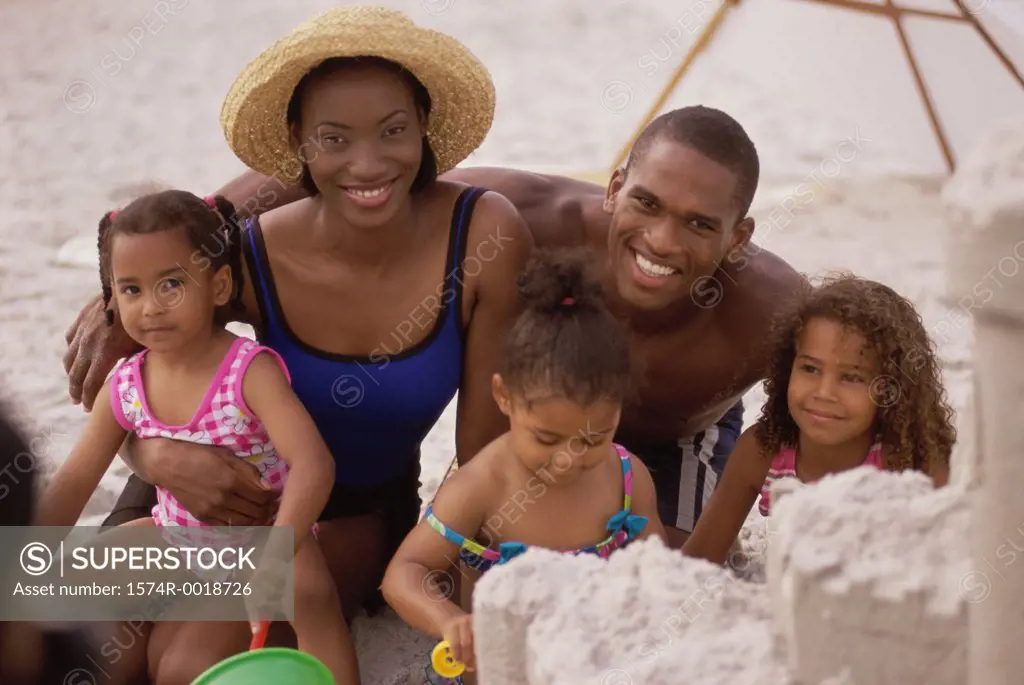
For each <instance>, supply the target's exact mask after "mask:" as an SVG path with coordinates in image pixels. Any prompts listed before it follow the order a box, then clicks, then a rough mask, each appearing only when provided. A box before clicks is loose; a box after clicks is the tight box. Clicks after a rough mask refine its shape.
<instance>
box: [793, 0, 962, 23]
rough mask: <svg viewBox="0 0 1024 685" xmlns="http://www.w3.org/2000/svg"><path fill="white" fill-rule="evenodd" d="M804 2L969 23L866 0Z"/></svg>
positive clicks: (955, 17)
mask: <svg viewBox="0 0 1024 685" xmlns="http://www.w3.org/2000/svg"><path fill="white" fill-rule="evenodd" d="M954 1H955V0H954ZM803 2H811V3H814V4H817V5H830V6H832V7H842V8H843V9H846V10H850V11H851V12H861V13H864V14H875V15H879V16H883V17H891V16H893V15H900V14H906V15H909V16H915V17H928V18H930V19H945V20H947V21H957V22H967V21H969V20H968V19H967V17H964V16H962V15H960V14H951V13H949V12H936V11H935V10H923V9H917V8H916V7H897V6H896V5H893V4H886V5H876V4H874V3H871V2H865V1H864V0H803Z"/></svg>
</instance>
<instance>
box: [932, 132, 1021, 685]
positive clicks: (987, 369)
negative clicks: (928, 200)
mask: <svg viewBox="0 0 1024 685" xmlns="http://www.w3.org/2000/svg"><path fill="white" fill-rule="evenodd" d="M944 200H945V202H946V207H947V212H948V215H949V227H950V231H949V243H948V244H949V289H948V295H949V296H950V298H955V299H956V300H957V301H958V302H962V303H965V304H969V305H970V306H971V309H972V311H971V313H972V314H973V318H974V330H975V334H974V337H975V349H974V363H975V385H974V387H975V404H976V408H977V412H978V416H979V417H980V420H979V421H978V422H977V423H976V426H975V427H976V435H975V436H973V437H974V441H975V444H974V447H975V454H976V455H977V458H976V462H975V468H976V474H975V478H974V481H975V483H976V487H975V488H974V489H973V490H972V492H971V526H970V535H969V539H970V541H971V551H972V560H973V564H972V568H971V570H970V573H969V575H968V576H967V577H966V578H965V583H964V585H965V592H966V593H967V596H968V599H969V601H970V602H971V605H970V609H971V611H970V659H969V671H970V683H971V685H982V684H984V685H1010V683H1020V682H1021V674H1020V670H1019V669H1018V668H1015V667H1014V664H1016V663H1017V662H1018V661H1019V653H1020V635H1021V634H1024V560H1020V561H1018V557H1019V556H1021V554H1022V553H1024V497H1022V496H1021V493H1024V421H1022V420H1021V418H1022V416H1024V364H1022V362H1024V274H1022V273H1019V272H1020V271H1021V269H1022V267H1024V122H1021V123H1017V124H1016V125H1008V126H1006V127H1005V128H1003V129H1001V130H999V131H996V132H995V133H994V134H993V135H991V136H989V137H987V138H986V139H985V140H984V141H983V142H982V143H981V145H979V146H978V148H977V149H976V150H974V151H973V154H972V155H971V156H970V157H969V158H968V159H965V160H964V163H963V164H962V166H961V168H960V170H959V171H958V173H957V175H956V177H955V178H954V179H953V180H952V182H951V183H950V184H949V185H948V186H947V188H946V189H945V192H944Z"/></svg>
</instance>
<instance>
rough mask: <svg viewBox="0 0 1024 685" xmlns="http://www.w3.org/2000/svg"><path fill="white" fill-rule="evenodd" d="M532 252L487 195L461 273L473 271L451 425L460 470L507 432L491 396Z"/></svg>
mask: <svg viewBox="0 0 1024 685" xmlns="http://www.w3.org/2000/svg"><path fill="white" fill-rule="evenodd" d="M532 251H533V236H532V235H531V234H530V231H529V229H527V227H526V224H525V223H524V222H523V219H522V217H520V216H519V213H518V212H517V211H516V208H515V207H514V206H513V205H512V203H511V202H509V201H508V200H507V199H506V198H505V197H504V196H502V195H498V194H496V193H490V192H489V193H486V194H484V195H483V196H482V197H481V198H480V199H479V201H478V202H477V206H476V211H475V212H474V213H473V222H472V224H471V225H470V229H469V244H468V246H467V250H466V259H465V262H464V264H465V265H466V270H467V271H469V270H470V269H471V268H472V269H473V270H478V271H479V274H478V275H477V278H476V279H475V281H476V282H475V283H474V284H473V308H472V313H471V315H470V317H469V318H468V322H469V323H468V327H467V328H468V330H467V332H466V346H465V352H464V356H463V362H462V365H463V376H462V386H461V387H460V388H459V400H458V402H459V404H458V411H457V414H456V423H455V446H456V452H457V453H458V460H459V465H460V466H461V465H463V464H465V463H466V462H468V461H469V460H470V459H471V458H472V457H473V456H474V455H475V454H477V453H479V452H480V450H482V449H483V448H484V447H485V446H487V444H488V443H490V442H491V441H492V440H494V439H495V438H497V437H498V436H499V435H501V434H502V433H504V432H505V431H507V430H508V420H507V419H506V417H505V415H504V414H502V413H501V411H500V410H499V409H498V406H497V403H496V402H495V401H494V398H493V397H492V395H491V378H492V377H493V376H494V374H495V373H497V372H498V368H499V365H500V363H501V357H502V354H503V353H504V347H505V336H506V335H507V334H508V332H509V331H510V330H511V328H512V326H513V324H515V321H516V318H517V317H518V316H519V313H520V311H521V304H520V302H519V297H518V291H517V288H516V278H517V277H518V276H519V274H520V272H522V270H523V268H524V267H525V266H526V261H527V260H528V259H529V257H530V253H531V252H532Z"/></svg>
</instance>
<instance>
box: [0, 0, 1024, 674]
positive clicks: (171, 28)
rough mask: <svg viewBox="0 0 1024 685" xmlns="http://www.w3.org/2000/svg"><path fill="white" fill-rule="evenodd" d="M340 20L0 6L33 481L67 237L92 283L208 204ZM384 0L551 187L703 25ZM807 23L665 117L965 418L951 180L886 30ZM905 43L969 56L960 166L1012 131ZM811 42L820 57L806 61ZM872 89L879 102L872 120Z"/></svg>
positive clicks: (646, 15) (1, 117)
mask: <svg viewBox="0 0 1024 685" xmlns="http://www.w3.org/2000/svg"><path fill="white" fill-rule="evenodd" d="M922 1H923V0H922ZM338 4H346V3H338V2H329V1H327V0H316V1H313V0H304V1H302V2H293V3H288V4H287V5H286V4H282V3H275V2H271V1H270V0H251V1H249V2H244V3H243V2H227V1H224V2H216V3H212V2H209V3H206V2H203V3H200V2H197V1H196V0H192V1H191V2H190V1H189V0H166V1H165V0H159V1H157V2H153V3H150V2H147V3H137V2H129V1H128V0H104V1H103V2H99V0H87V1H83V2H79V3H72V4H68V3H58V2H56V0H34V1H32V2H29V1H28V0H9V1H8V2H6V3H4V4H3V5H0V44H2V45H4V46H5V49H6V52H7V55H6V56H7V57H8V59H6V60H4V62H3V64H2V65H0V121H2V126H0V336H2V337H0V340H2V344H0V393H2V395H3V397H4V398H5V399H6V400H7V402H8V403H10V404H11V405H12V407H13V409H14V410H15V412H16V414H17V415H18V417H19V418H20V419H21V421H22V422H23V424H24V425H25V426H26V432H27V433H28V435H29V437H30V438H31V439H32V449H33V452H34V456H35V459H34V462H35V468H38V469H40V470H43V471H47V470H49V469H51V468H52V466H53V465H54V464H56V463H58V462H59V461H60V460H61V459H63V458H64V456H65V455H66V454H67V452H68V450H69V449H70V447H71V445H72V444H73V443H74V440H75V438H76V436H77V435H78V433H79V432H80V430H81V428H82V426H83V425H84V421H85V418H86V417H85V414H83V412H82V410H81V409H80V408H79V407H75V406H73V405H71V403H70V402H69V400H68V396H67V381H66V377H65V374H64V371H63V369H62V366H61V356H62V355H63V353H64V350H65V343H64V331H65V329H66V328H67V327H68V326H69V325H70V323H71V322H72V320H73V318H74V316H75V314H76V313H77V311H78V310H79V308H80V307H81V305H82V304H83V303H84V302H85V301H86V300H87V299H88V298H89V297H90V296H92V295H93V294H94V293H96V292H98V290H99V281H98V276H97V273H96V270H95V268H94V267H92V266H87V267H82V266H68V265H66V266H60V265H58V264H57V261H58V260H57V255H58V251H59V250H60V248H61V246H62V245H64V244H65V243H66V242H67V241H68V240H69V239H72V238H76V237H78V238H80V241H81V243H83V244H84V245H85V248H86V255H85V257H84V261H85V263H87V264H88V263H89V251H90V250H91V249H92V245H93V238H92V236H93V235H94V232H95V226H96V222H97V221H98V219H99V217H100V216H101V215H102V214H103V212H104V211H105V210H107V209H109V208H110V207H112V206H116V205H121V204H124V203H126V202H127V201H129V200H130V199H131V198H132V197H133V196H135V195H137V194H139V193H141V192H145V191H146V190H148V189H150V188H152V187H154V185H156V186H178V187H183V188H187V189H190V190H192V191H195V192H197V193H199V194H205V193H208V192H210V191H212V190H214V189H215V188H217V187H219V186H220V185H221V184H223V183H224V182H226V181H227V180H228V179H230V178H232V177H233V176H234V175H236V174H237V173H239V172H240V171H242V168H243V167H242V165H241V164H240V163H239V162H238V160H236V159H235V158H234V157H233V156H232V154H231V153H230V151H229V150H228V149H227V146H226V145H225V144H224V141H223V138H222V135H221V132H220V128H219V125H218V114H219V108H220V104H221V98H222V97H223V95H224V93H225V92H226V90H227V88H228V86H229V84H230V83H231V81H232V79H233V78H234V76H235V75H236V73H237V72H238V71H239V70H240V69H241V67H242V66H243V65H244V64H245V63H246V62H248V60H250V59H251V58H252V57H254V56H255V55H256V54H257V53H258V52H259V50H261V49H262V48H263V47H265V46H267V45H269V44H270V43H271V42H272V41H273V40H275V39H276V38H278V37H279V36H280V35H282V33H283V32H284V31H286V30H287V29H288V28H290V27H292V26H294V25H296V24H298V23H300V22H301V21H303V20H305V19H307V18H309V17H310V16H312V15H313V14H315V13H317V12H319V11H321V10H324V9H328V8H330V7H333V6H337V5H338ZM351 4H354V3H351ZM381 4H386V5H388V6H392V7H395V8H398V9H402V10H404V11H406V12H407V13H408V14H409V16H410V17H411V18H412V19H413V20H414V21H416V22H418V23H422V24H426V25H428V26H431V27H433V28H437V29H440V30H443V31H446V32H448V33H451V34H453V35H455V36H457V37H458V38H460V39H461V40H463V41H464V42H465V43H467V45H469V47H470V48H471V49H472V50H473V51H474V52H475V53H476V54H477V55H478V56H479V57H480V58H481V59H482V60H483V61H484V63H485V64H486V65H487V66H488V68H489V69H490V70H491V71H492V73H493V75H494V78H495V82H496V86H497V91H498V110H497V116H496V121H495V124H494V127H493V129H492V132H491V134H490V136H489V137H488V139H487V141H485V143H484V145H483V146H482V147H481V148H480V150H479V151H478V152H477V153H476V154H474V155H473V156H472V157H471V158H470V159H469V160H468V161H467V163H466V164H467V165H481V164H500V165H509V166H522V167H527V168H533V169H540V170H545V169H547V170H565V171H570V170H575V171H583V170H591V171H593V170H602V169H605V168H607V167H608V165H609V164H611V163H612V161H613V160H614V159H615V155H616V153H617V151H618V149H619V148H620V147H621V145H622V144H623V143H624V142H625V141H626V140H628V138H629V135H630V134H631V132H632V130H633V128H634V126H635V125H636V124H637V122H638V121H639V120H640V119H642V117H643V115H644V112H645V111H646V109H647V108H648V107H649V106H650V104H651V102H653V101H654V99H655V97H656V96H657V93H658V91H659V89H660V87H661V85H662V84H663V83H664V82H665V81H666V80H667V79H668V77H669V73H670V71H671V69H672V68H673V67H674V66H675V64H676V63H678V61H679V60H680V59H681V58H682V52H683V48H684V47H685V46H686V45H687V44H689V43H690V42H692V41H693V39H694V37H695V35H696V30H695V29H694V27H695V26H699V25H700V24H701V23H702V22H706V20H707V19H708V18H709V17H710V15H711V13H712V11H713V10H714V8H715V5H714V4H713V3H710V2H700V1H698V2H695V3H693V4H692V5H690V6H688V7H680V6H679V5H678V4H676V3H668V2H664V1H658V2H654V1H647V0H606V1H605V2H602V3H594V2H592V1H589V2H588V1H585V0H571V1H570V0H563V1H561V2H558V3H551V2H549V1H548V0H530V1H524V2H519V3H499V2H497V1H496V0H474V1H473V2H469V1H468V0H422V2H420V1H416V0H408V1H406V2H398V1H392V2H384V3H381ZM802 4H803V3H792V2H785V1H784V0H751V2H750V3H748V6H745V7H744V8H743V12H744V13H743V14H742V15H740V14H737V16H736V17H735V18H731V19H730V20H729V22H731V23H729V24H728V25H727V26H726V27H725V28H724V29H723V31H722V34H721V36H720V38H719V39H718V41H717V42H716V44H715V45H714V46H713V48H712V49H711V50H710V51H709V52H708V53H706V54H705V55H704V56H703V57H702V58H701V59H700V60H699V61H698V63H697V66H695V68H694V72H693V74H692V76H691V77H690V78H689V79H688V80H687V81H686V82H685V83H684V85H683V87H681V88H680V90H679V92H678V93H676V94H675V95H674V96H673V97H672V98H671V99H670V101H669V102H668V105H667V106H668V107H676V106H682V105H685V104H694V103H703V104H708V105H712V106H718V107H721V108H723V109H726V111H729V112H730V113H731V114H733V115H734V116H735V117H736V118H737V119H738V120H739V121H740V122H741V123H742V124H744V125H745V126H746V127H747V130H748V132H749V133H750V135H751V137H752V138H753V139H754V141H755V143H757V145H758V147H759V150H760V153H761V160H762V183H761V186H760V189H759V191H758V195H757V198H756V200H755V216H756V217H757V219H758V229H757V232H756V234H755V242H757V243H758V244H759V245H760V246H761V247H763V248H765V249H769V250H771V251H773V252H775V253H777V254H779V255H781V256H782V257H784V258H786V259H787V260H789V261H790V263H792V264H793V266H794V267H795V268H797V269H798V270H800V271H803V272H805V273H809V274H819V273H822V272H823V271H824V270H828V269H836V268H844V269H850V270H853V271H856V272H857V273H859V274H860V275H862V276H866V277H869V278H875V279H878V280H882V281H884V282H886V283H887V284H889V285H891V286H892V287H893V288H895V289H896V290H897V291H899V292H900V293H902V294H904V295H906V296H908V297H909V298H911V299H912V300H913V301H914V303H915V304H916V305H917V306H918V307H919V310H920V312H921V314H922V316H923V318H924V320H925V323H926V325H927V326H928V328H929V330H931V331H932V333H933V335H934V337H935V342H936V345H937V347H938V350H939V354H940V357H941V360H942V363H943V374H944V378H945V381H946V384H947V389H948V392H949V394H950V397H951V400H952V403H953V405H954V407H955V408H956V409H957V410H958V411H959V410H961V409H963V408H964V407H965V406H966V405H967V403H968V402H969V398H970V389H971V369H970V366H969V363H968V351H969V349H970V344H971V327H970V321H969V316H968V315H967V313H966V311H965V310H966V309H967V308H968V307H967V305H966V304H964V303H960V304H957V303H955V302H954V303H950V302H947V301H945V300H944V298H943V288H944V271H943V269H944V262H945V255H944V250H943V245H942V240H943V235H944V230H945V222H944V218H943V215H942V208H941V204H940V201H939V191H940V189H941V186H942V182H943V162H942V158H941V156H940V154H939V152H938V148H937V147H936V146H935V144H934V141H933V140H932V139H931V138H930V133H929V129H928V127H927V122H926V120H925V119H924V117H923V113H922V111H921V109H920V104H919V102H918V101H917V99H916V95H915V92H914V90H913V86H912V82H911V80H910V77H909V72H908V71H907V70H906V68H905V66H903V64H902V62H900V59H901V57H900V53H899V49H898V44H897V43H896V42H895V40H893V37H892V34H891V29H889V28H888V26H887V25H885V24H884V23H882V24H879V23H878V22H877V20H875V19H871V21H870V22H867V23H865V21H866V19H865V18H861V17H857V18H854V19H850V21H851V22H854V23H853V24H844V26H846V28H845V29H844V31H846V33H844V32H843V31H839V32H838V33H837V31H838V29H837V28H836V27H837V24H836V23H835V22H836V21H837V18H836V15H837V13H835V12H831V13H825V14H823V13H822V12H821V10H820V8H811V7H809V6H806V5H805V6H804V7H803V9H797V8H794V5H802ZM926 4H927V3H926ZM772 8H775V9H774V10H773V9H772ZM763 22H774V23H770V25H767V26H766V25H765V24H764V23H763ZM815 22H817V23H815ZM858 22H859V23H858ZM872 22H875V23H872ZM809 26H816V27H817V28H815V29H814V31H811V29H810V28H808V27H809ZM912 28H913V29H914V30H913V31H912V33H914V32H915V31H916V32H917V34H920V35H923V36H925V37H926V38H928V37H929V35H931V40H932V43H931V44H930V45H931V51H930V52H929V53H928V55H926V58H923V61H924V62H925V63H930V64H932V65H936V64H938V65H939V66H940V67H941V66H942V65H943V63H942V60H941V59H940V58H939V57H936V55H940V56H941V55H942V54H945V53H943V52H942V51H941V50H937V49H936V45H938V46H939V47H943V46H948V45H949V44H950V41H951V40H952V41H953V42H954V48H955V51H958V52H957V54H959V55H960V56H961V57H963V58H964V59H966V60H968V61H970V60H975V62H972V64H975V63H976V66H977V69H975V68H974V67H971V69H969V70H968V71H970V72H971V74H972V77H971V79H969V80H970V83H968V84H967V85H964V86H963V88H968V89H970V90H968V91H965V92H967V93H968V94H969V97H963V101H961V102H960V104H959V106H960V108H961V109H960V110H958V111H957V112H954V114H951V115H950V119H949V121H950V122H952V123H951V127H952V128H956V132H955V135H951V137H952V138H953V139H954V143H955V144H956V145H957V146H958V149H961V150H962V149H964V148H965V147H967V146H969V144H970V143H971V142H972V137H971V135H972V131H973V130H974V129H975V128H976V127H977V126H978V125H980V124H979V121H980V120H979V119H977V118H976V115H978V113H979V112H984V113H986V115H991V116H992V117H996V118H1005V117H1006V116H1009V115H1011V114H1016V115H1017V116H1020V115H1021V114H1022V113H1024V96H1020V97H1018V95H1019V94H1018V93H1016V92H1012V93H1011V91H1010V90H1009V89H1007V90H1005V91H1004V90H1002V88H1003V86H1004V85H1005V84H1006V81H1005V75H1003V74H1002V73H1001V72H1000V71H999V69H998V68H996V69H990V67H991V64H990V63H989V62H987V61H986V60H987V55H986V54H984V52H983V51H981V50H980V48H979V47H978V45H977V41H976V39H975V38H974V37H973V35H972V36H971V37H970V40H968V39H966V38H964V36H963V35H960V36H954V37H953V38H950V37H949V34H947V33H943V32H942V30H938V29H934V27H933V26H930V25H929V26H923V27H922V25H918V24H915V25H914V27H912ZM787 31H788V32H789V33H788V34H787ZM793 31H796V37H797V39H798V40H797V44H794V43H793V40H791V39H792V32H793ZM856 31H868V32H870V31H875V32H876V33H877V34H878V35H879V36H880V37H881V39H883V40H885V41H888V43H891V45H889V44H888V43H887V44H886V47H885V48H882V47H879V48H877V49H876V48H875V46H874V45H872V49H871V50H870V54H867V53H864V50H865V48H864V45H865V43H864V42H863V41H862V42H860V43H859V49H860V50H861V54H859V55H855V56H854V57H853V58H851V57H850V54H852V53H850V51H851V50H855V49H857V45H858V44H857V41H854V40H852V39H851V38H850V35H848V33H850V32H854V33H855V32H856ZM936 31H938V33H936ZM1003 35H1006V34H1005V33H1004V34H1003ZM787 36H789V37H788V38H787ZM804 39H806V40H804ZM961 39H963V42H962V44H961V43H959V42H957V41H960V40H961ZM1022 44H1024V42H1022ZM773 46H774V47H773ZM783 46H786V49H783ZM822 46H827V47H828V48H829V50H830V51H831V52H829V53H828V54H827V55H826V57H830V58H831V59H825V58H823V57H822V55H820V54H817V53H815V50H816V49H820V48H822ZM797 48H800V49H806V50H805V51H804V52H800V50H797ZM844 50H845V51H846V53H843V51H844ZM844 54H845V56H844ZM851 59H852V60H853V61H851ZM929 60H930V62H929ZM851 64H858V67H857V69H858V70H859V71H858V72H857V74H859V76H858V75H857V74H852V75H851V74H850V70H851V67H850V66H849V65H851ZM844 65H845V66H844ZM894 65H895V66H894ZM979 65H980V66H979ZM965 69H966V68H965ZM986 69H987V71H986ZM830 70H831V71H830ZM965 73H966V72H965ZM865 74H866V75H865ZM843 75H851V78H852V79H853V80H851V81H843V80H842V78H840V77H842V76H843ZM854 76H856V78H854ZM857 78H860V79H861V80H860V81H858V80H857ZM948 81H949V79H948V78H947V82H945V86H944V87H946V89H945V90H942V93H941V95H942V96H941V97H939V100H940V101H943V102H945V103H949V102H951V101H952V100H951V96H950V95H949V93H951V92H952V91H950V90H948V88H949V83H948ZM837 82H839V83H843V84H844V85H842V86H837V85H836V83H837ZM954 85H955V84H954ZM957 87H960V86H957ZM979 89H987V90H980V91H979ZM993 89H994V90H993ZM954 90H955V89H954ZM865 92H875V93H877V94H878V96H879V97H878V98H877V101H876V100H872V99H870V98H866V97H863V94H864V93H865ZM993 93H1002V95H1001V96H1000V97H996V96H995V95H994V94H993ZM865 102H867V104H865ZM872 103H874V104H872ZM879 103H881V104H879ZM964 108H967V109H966V111H965V110H964ZM972 117H975V118H972ZM955 124H959V127H958V128H957V127H956V126H954V125H955ZM567 160H568V162H567ZM71 253H72V254H71V256H70V260H71V262H81V261H83V256H82V254H81V251H80V250H78V251H77V252H76V251H75V250H71ZM64 256H65V257H67V253H65V255H64ZM1016 260H1017V258H1016V257H1013V258H1012V259H1011V261H1013V262H1014V265H1013V268H1012V271H1011V269H1010V267H1009V266H1006V268H1000V269H997V270H995V271H994V272H989V273H988V274H985V273H979V274H978V278H979V284H980V283H985V284H987V285H986V287H992V288H995V287H999V284H1000V282H1001V281H1000V279H1002V280H1003V281H1005V279H1007V278H1013V277H1015V276H1016V275H1017V271H1018V270H1019V266H1020V265H1019V264H1018V263H1017V261H1016ZM992 266H993V267H994V268H995V267H996V266H997V265H996V264H993V265H992ZM1016 277H1019V276H1016ZM979 297H980V296H979ZM982 304H983V303H982ZM974 306H978V304H977V303H975V304H974ZM898 380H903V379H898ZM760 398H761V395H760V394H759V390H758V389H755V390H754V391H752V392H751V394H750V396H749V397H748V401H747V416H746V419H747V423H748V424H749V423H750V422H751V421H752V420H753V419H754V417H755V416H756V414H757V413H758V411H759V409H760ZM453 409H454V407H449V410H448V411H446V412H445V414H444V416H443V417H442V418H441V420H440V422H439V423H438V424H437V426H436V427H435V429H434V430H433V432H432V433H431V434H430V435H429V437H428V438H427V441H426V443H425V445H424V448H423V474H424V477H423V488H422V491H421V493H422V495H423V497H424V498H425V499H426V498H429V497H430V496H431V494H432V493H433V491H434V490H435V489H436V487H437V485H438V483H439V481H440V479H441V477H442V476H443V473H444V471H445V469H446V468H447V466H448V463H449V461H450V459H451V455H452V454H453V428H454V412H453ZM126 475H127V469H126V468H125V466H124V465H123V464H121V463H120V462H117V463H116V464H115V465H114V466H113V467H112V468H111V470H110V472H109V473H108V474H107V476H106V477H105V478H104V481H103V483H102V485H101V487H100V489H99V490H98V491H97V492H96V494H95V496H94V497H93V498H92V500H91V502H90V504H89V507H88V509H87V511H86V515H85V516H84V517H83V522H92V523H95V522H97V521H98V520H99V518H100V517H101V516H102V514H103V513H104V512H106V511H108V510H109V508H110V506H111V505H112V503H113V501H114V499H115V497H116V494H117V492H118V491H119V489H120V487H121V486H122V485H123V483H124V479H125V477H126ZM356 641H357V646H358V648H359V652H360V662H361V666H362V669H363V679H364V682H367V683H380V682H385V681H386V680H387V679H388V678H390V677H392V676H393V675H394V674H395V673H396V672H398V671H400V670H401V669H402V668H403V667H405V666H410V665H411V666H415V667H418V666H419V665H420V664H421V663H422V662H423V658H424V657H425V654H426V652H427V650H428V649H429V648H430V646H431V645H432V640H431V639H429V638H426V637H424V636H417V635H415V634H414V633H413V632H412V631H410V630H409V629H407V628H405V627H404V626H403V625H402V624H401V622H400V621H399V620H397V618H396V617H395V616H394V615H393V614H392V613H390V612H387V613H386V614H385V615H383V616H381V617H377V618H374V619H372V620H367V619H365V618H361V619H359V620H357V622H356Z"/></svg>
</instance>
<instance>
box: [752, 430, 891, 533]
mask: <svg viewBox="0 0 1024 685" xmlns="http://www.w3.org/2000/svg"><path fill="white" fill-rule="evenodd" d="M864 465H865V466H874V467H875V468H877V469H884V468H885V464H884V463H883V462H882V443H880V442H876V443H875V444H874V445H872V446H871V449H870V450H868V456H867V458H866V459H865V460H864ZM780 478H799V476H797V475H796V448H795V447H788V446H787V447H783V448H782V449H781V450H779V453H778V454H776V455H775V458H774V459H772V463H771V466H769V467H768V476H767V477H766V478H765V479H764V485H762V486H761V501H760V502H759V503H758V505H757V508H758V509H759V510H760V511H761V515H762V516H768V514H769V513H770V511H771V506H772V502H771V485H772V483H774V482H775V481H777V480H779V479H780Z"/></svg>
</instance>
